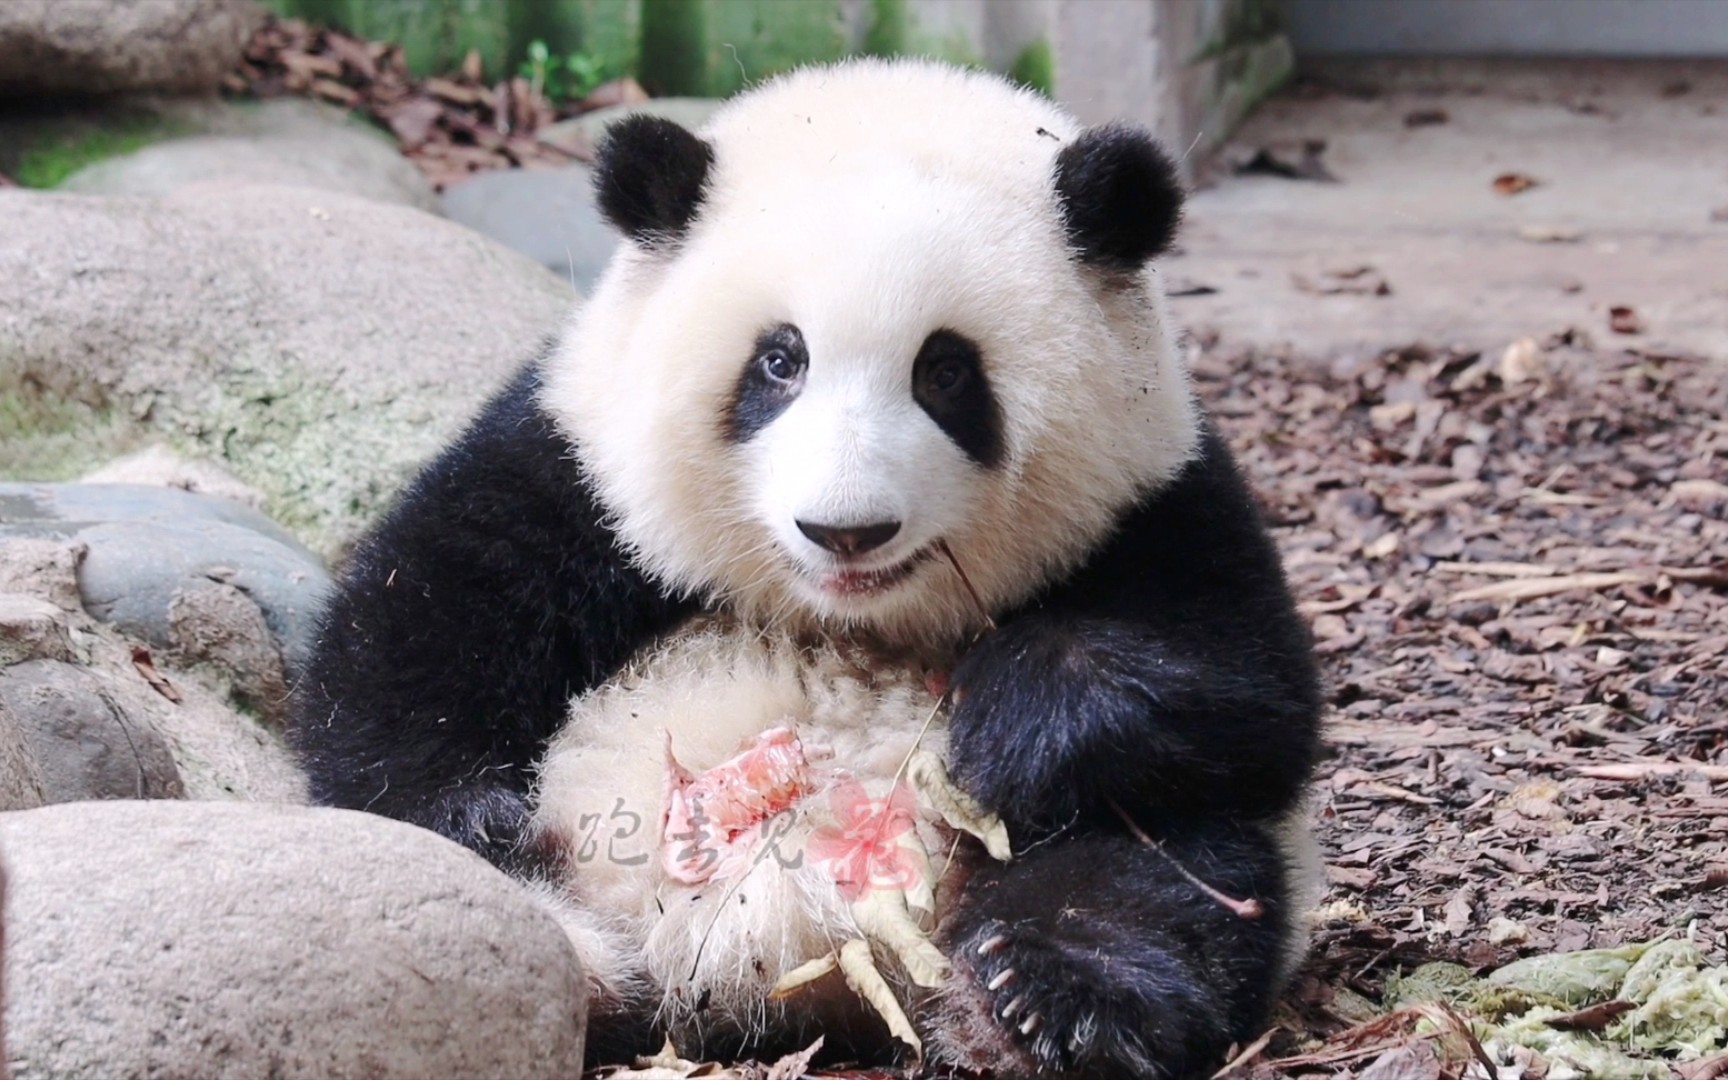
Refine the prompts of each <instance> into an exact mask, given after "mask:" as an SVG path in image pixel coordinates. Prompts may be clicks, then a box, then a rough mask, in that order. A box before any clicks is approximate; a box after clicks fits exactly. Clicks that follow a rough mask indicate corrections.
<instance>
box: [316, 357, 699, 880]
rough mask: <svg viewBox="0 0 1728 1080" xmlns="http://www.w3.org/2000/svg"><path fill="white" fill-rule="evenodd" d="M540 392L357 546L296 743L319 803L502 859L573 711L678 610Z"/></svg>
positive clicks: (492, 413)
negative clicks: (618, 531) (619, 528)
mask: <svg viewBox="0 0 1728 1080" xmlns="http://www.w3.org/2000/svg"><path fill="white" fill-rule="evenodd" d="M538 380H539V367H538V365H530V366H529V367H527V368H525V369H524V370H523V371H522V373H521V374H520V375H518V376H517V377H516V378H515V379H514V380H513V381H512V382H511V383H510V385H508V386H507V387H505V388H504V389H503V390H502V391H500V392H499V394H498V395H497V396H496V397H495V398H493V399H492V401H490V402H489V403H488V404H487V405H486V407H485V409H484V410H483V411H482V412H481V414H480V416H479V417H478V418H477V419H476V420H475V422H474V423H473V424H472V425H471V426H470V427H469V429H468V430H467V432H465V433H464V434H463V435H462V437H461V438H460V439H459V440H458V441H457V442H456V443H455V444H454V445H453V446H451V447H450V448H449V449H448V450H446V451H444V453H443V454H441V455H440V456H439V457H438V458H437V459H436V460H434V461H433V462H432V463H431V464H430V465H429V466H427V468H426V470H425V471H424V472H423V473H422V474H421V475H420V476H419V478H418V479H416V480H415V481H414V483H413V484H412V485H411V486H410V487H409V489H408V491H407V492H406V493H405V494H404V495H403V497H402V499H401V500H400V502H399V503H398V504H397V505H396V506H395V508H394V509H392V510H391V511H390V513H389V514H388V515H387V516H386V517H385V518H384V520H383V521H382V522H381V523H380V524H379V525H378V526H377V527H376V528H375V529H374V530H373V531H372V533H371V534H370V535H368V536H367V537H366V538H365V539H364V540H363V541H361V543H360V545H359V547H358V549H357V550H356V551H355V553H354V555H353V558H352V560H351V562H350V563H349V565H348V567H347V570H346V572H345V573H344V574H343V575H342V579H341V583H340V585H339V586H338V588H337V590H336V591H335V593H334V595H333V596H332V597H331V598H330V600H329V602H328V605H327V607H326V610H325V612H324V614H323V619H322V623H321V627H320V631H321V632H320V637H319V641H318V644H317V647H316V649H315V651H314V654H313V657H312V660H311V663H310V664H309V665H308V669H307V672H306V674H305V675H304V677H303V678H302V679H301V682H300V685H299V686H298V687H297V688H296V691H295V700H294V705H293V712H292V720H291V724H292V727H291V731H290V735H291V739H292V742H293V744H294V746H295V748H296V750H298V752H299V753H300V755H301V759H302V762H303V764H304V765H305V767H306V770H307V773H308V774H309V776H310V779H311V787H312V797H313V799H314V800H315V801H317V802H320V803H325V804H329V805H333V806H344V807H352V808H355V809H363V810H371V811H374V812H376V813H380V814H385V815H388V816H391V817H396V818H401V819H403V820H406V821H411V822H414V823H415V824H418V825H422V826H425V827H426V828H429V829H433V830H435V831H437V832H440V833H442V834H444V835H445V836H448V837H450V838H452V839H454V840H456V841H458V842H460V843H462V844H465V845H467V846H469V847H471V848H474V849H475V850H477V851H479V852H480V853H481V854H483V855H486V856H487V857H488V858H490V859H492V860H493V861H494V862H498V863H501V864H508V863H510V862H511V861H512V860H513V859H516V858H518V857H519V855H520V853H519V852H518V850H517V841H518V839H519V838H520V832H521V828H522V825H523V824H524V822H525V820H526V815H527V812H528V803H527V799H526V794H527V792H528V789H529V785H530V783H531V781H532V769H533V767H534V765H535V764H536V762H537V761H538V759H539V756H540V753H541V750H542V748H543V747H544V745H545V742H546V740H547V738H549V737H550V735H551V734H552V732H553V731H555V730H556V728H557V726H558V724H559V723H560V722H561V721H562V719H563V717H564V715H565V713H566V710H567V707H568V703H569V700H570V698H571V696H572V695H574V694H576V693H579V692H581V691H582V690H584V689H587V688H588V687H591V686H593V685H595V684H596V683H598V682H600V681H601V680H603V679H605V678H607V677H609V676H610V675H611V674H612V673H613V672H614V671H616V670H617V669H618V668H619V667H620V666H621V665H622V664H623V663H624V662H625V661H626V660H627V659H628V658H629V657H630V655H631V654H633V653H634V652H636V651H637V650H638V649H639V648H641V647H642V646H643V645H645V644H646V643H648V642H649V641H651V640H652V639H653V638H655V637H657V636H658V635H659V634H660V633H662V632H663V631H664V630H666V629H667V628H669V627H670V626H671V625H672V624H674V623H675V622H676V621H677V620H678V619H679V618H680V617H681V615H682V605H681V604H679V603H678V602H677V601H675V600H673V599H671V598H669V597H667V596H666V595H664V593H663V592H662V591H661V590H660V589H659V588H658V587H657V586H656V585H654V584H653V583H652V582H650V581H649V580H647V579H646V578H645V577H643V576H642V575H641V574H640V573H638V572H637V571H636V570H635V569H634V568H633V567H632V566H631V565H630V564H629V563H628V562H626V560H625V558H624V556H623V555H622V553H621V552H620V551H619V550H618V548H617V546H616V542H615V539H614V537H613V535H612V533H611V532H610V531H609V530H608V529H607V528H606V527H605V526H604V525H603V524H602V523H601V512H600V508H599V506H598V504H597V503H596V501H595V498H594V496H593V494H592V491H591V488H590V485H589V484H588V482H587V479H586V478H585V477H584V476H583V474H582V472H581V470H580V468H579V467H578V465H577V464H576V462H575V460H574V458H573V455H572V452H571V447H570V445H569V443H568V442H567V441H566V440H565V439H564V438H563V437H562V435H560V434H559V432H558V431H557V429H556V428H555V427H554V426H553V424H552V422H551V420H550V419H549V418H548V417H547V416H546V415H545V414H544V413H542V412H541V411H540V409H539V407H538V404H537V402H536V400H535V392H536V389H537V385H538Z"/></svg>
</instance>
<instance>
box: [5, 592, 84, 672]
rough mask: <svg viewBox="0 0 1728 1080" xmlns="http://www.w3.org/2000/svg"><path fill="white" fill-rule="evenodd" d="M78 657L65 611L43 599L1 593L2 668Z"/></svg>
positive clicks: (21, 594) (20, 594)
mask: <svg viewBox="0 0 1728 1080" xmlns="http://www.w3.org/2000/svg"><path fill="white" fill-rule="evenodd" d="M75 655H76V654H75V652H74V650H73V648H72V630H71V627H70V626H69V625H68V623H67V618H66V613H65V612H64V611H61V610H60V609H59V608H58V607H56V606H55V605H53V604H50V603H49V602H48V601H46V600H43V599H40V598H39V597H35V596H28V595H26V594H24V593H10V592H0V667H5V666H6V665H7V664H17V663H21V662H22V661H25V660H71V659H73V658H74V656H75Z"/></svg>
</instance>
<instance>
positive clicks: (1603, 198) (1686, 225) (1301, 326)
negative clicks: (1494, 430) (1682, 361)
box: [1162, 59, 1728, 359]
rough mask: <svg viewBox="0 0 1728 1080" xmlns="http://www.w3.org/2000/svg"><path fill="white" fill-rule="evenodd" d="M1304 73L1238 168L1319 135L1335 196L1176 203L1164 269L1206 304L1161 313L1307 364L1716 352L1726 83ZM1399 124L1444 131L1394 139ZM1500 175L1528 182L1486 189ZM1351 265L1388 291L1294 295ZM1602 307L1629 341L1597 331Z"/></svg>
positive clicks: (1258, 127) (1590, 71) (1702, 78)
mask: <svg viewBox="0 0 1728 1080" xmlns="http://www.w3.org/2000/svg"><path fill="white" fill-rule="evenodd" d="M1314 74H1315V75H1316V77H1317V80H1318V81H1316V82H1315V83H1314V84H1313V87H1314V89H1315V91H1316V92H1311V93H1304V94H1293V95H1290V96H1287V97H1280V98H1277V99H1274V100H1272V101H1269V102H1267V103H1266V104H1265V105H1264V106H1262V108H1261V109H1260V111H1259V112H1257V113H1256V114H1255V115H1254V117H1253V118H1252V119H1250V120H1249V121H1248V123H1247V124H1246V125H1244V127H1243V128H1242V130H1241V131H1240V132H1239V133H1238V136H1237V140H1236V142H1237V148H1238V149H1239V150H1240V154H1241V158H1238V160H1240V159H1242V158H1246V157H1247V156H1249V155H1252V154H1253V153H1254V152H1255V151H1256V150H1257V149H1259V148H1263V147H1271V148H1273V149H1274V150H1276V151H1279V152H1281V153H1282V154H1283V155H1284V156H1285V158H1286V159H1287V160H1288V159H1296V160H1299V158H1300V148H1301V146H1302V144H1303V142H1304V141H1305V140H1323V141H1324V143H1325V151H1324V154H1323V156H1322V159H1321V160H1322V162H1323V163H1324V165H1325V167H1326V168H1327V169H1328V170H1329V171H1330V172H1331V173H1332V174H1333V175H1334V176H1335V177H1337V182H1335V183H1326V182H1319V181H1312V180H1289V179H1285V178H1283V177H1280V176H1273V175H1231V176H1223V177H1220V178H1219V180H1218V182H1217V183H1216V184H1213V185H1211V186H1208V187H1206V188H1204V189H1202V190H1200V191H1198V192H1196V193H1195V194H1194V196H1193V197H1192V198H1191V199H1190V200H1189V202H1188V206H1187V210H1186V214H1185V220H1184V223H1183V227H1182V232H1181V235H1180V236H1179V237H1178V243H1179V244H1180V245H1181V248H1182V250H1183V254H1182V255H1180V256H1179V257H1176V258H1172V259H1169V260H1167V261H1165V262H1164V263H1163V264H1162V269H1163V271H1164V273H1165V274H1167V275H1168V278H1167V280H1180V281H1182V282H1184V283H1185V284H1187V285H1189V286H1205V287H1207V288H1210V289H1212V290H1214V291H1212V292H1210V293H1204V294H1202V293H1199V292H1194V293H1193V294H1192V295H1187V296H1178V297H1175V298H1174V299H1172V301H1171V304H1170V312H1171V315H1172V317H1173V318H1175V319H1176V320H1178V322H1179V323H1180V324H1181V325H1183V326H1185V327H1188V328H1190V329H1193V330H1194V331H1196V332H1197V333H1205V334H1208V335H1210V334H1212V333H1216V334H1218V335H1220V338H1221V340H1222V341H1223V342H1225V343H1226V344H1228V345H1234V346H1242V347H1245V348H1254V349H1263V350H1291V351H1294V352H1296V353H1300V354H1304V355H1307V356H1311V357H1316V358H1321V359H1329V358H1334V357H1339V356H1357V357H1359V356H1363V355H1364V354H1370V355H1372V354H1377V353H1379V352H1382V351H1384V350H1386V349H1388V348H1392V347H1396V346H1399V345H1402V344H1425V345H1429V346H1432V347H1436V348H1444V347H1448V346H1458V347H1460V348H1464V349H1485V350H1489V351H1490V353H1491V355H1493V356H1498V355H1499V354H1500V352H1501V351H1503V350H1504V349H1505V348H1506V347H1507V346H1508V345H1510V344H1511V343H1513V342H1514V341H1517V340H1519V339H1520V338H1524V337H1534V338H1536V339H1537V340H1538V341H1540V340H1542V339H1544V338H1546V337H1547V336H1548V335H1551V334H1560V333H1568V332H1575V333H1579V334H1583V335H1585V337H1586V338H1587V339H1588V340H1592V341H1594V342H1596V343H1597V345H1599V346H1603V347H1612V346H1621V347H1628V348H1637V349H1640V350H1645V351H1648V352H1650V353H1652V354H1656V355H1660V354H1661V353H1663V352H1664V351H1669V350H1672V351H1676V352H1681V353H1692V354H1697V355H1702V356H1710V357H1722V358H1728V318H1724V313H1725V312H1728V280H1725V279H1724V277H1723V274H1722V269H1721V268H1722V267H1724V266H1728V224H1724V223H1721V222H1716V221H1712V220H1711V212H1712V210H1713V209H1714V208H1716V207H1721V206H1725V205H1728V186H1724V177H1728V140H1724V139H1722V138H1721V137H1720V132H1721V128H1722V125H1723V116H1724V115H1728V68H1724V66H1723V65H1722V64H1720V63H1696V62H1695V63H1687V62H1684V61H1664V62H1660V63H1653V62H1652V63H1640V62H1605V61H1594V62H1592V61H1582V60H1567V61H1550V62H1540V61H1533V60H1528V59H1522V60H1510V61H1506V62H1503V63H1497V62H1486V61H1448V62H1437V61H1430V60H1419V59H1405V60H1397V61H1384V62H1336V63H1331V64H1328V65H1325V66H1323V67H1316V69H1315V72H1314ZM1673 86H1684V87H1687V90H1686V93H1684V94H1683V95H1679V96H1668V95H1667V93H1666V91H1667V89H1668V88H1670V87H1673ZM1329 87H1330V88H1336V89H1334V90H1331V91H1329V90H1328V89H1327V88H1329ZM1418 112H1426V113H1428V114H1429V115H1430V116H1432V115H1435V114H1436V112H1437V113H1438V115H1439V116H1441V117H1443V118H1445V119H1444V122H1440V123H1429V124H1426V125H1419V126H1411V125H1410V124H1408V123H1407V121H1406V117H1409V116H1411V115H1412V114H1414V113H1418ZM1292 151H1295V152H1294V153H1292ZM1508 173H1515V174H1522V175H1527V176H1529V177H1531V178H1533V179H1534V180H1536V181H1537V185H1536V186H1535V187H1532V188H1530V189H1528V190H1526V191H1524V192H1522V193H1521V194H1518V195H1515V196H1511V197H1508V196H1506V195H1502V194H1499V193H1498V192H1497V191H1496V190H1495V187H1494V180H1495V178H1496V177H1498V176H1500V175H1502V174H1508ZM1364 266H1367V267H1371V268H1372V269H1373V271H1374V272H1375V273H1377V274H1378V275H1379V276H1380V277H1382V278H1384V280H1385V281H1386V283H1387V285H1388V288H1389V290H1390V291H1389V292H1388V293H1386V294H1384V295H1375V294H1372V293H1366V292H1361V291H1358V292H1355V293H1351V292H1339V293H1332V294H1325V295H1315V293H1314V292H1313V291H1311V290H1310V291H1305V290H1304V288H1303V287H1302V286H1301V285H1300V284H1299V283H1298V282H1299V281H1301V280H1306V281H1308V282H1311V283H1312V282H1315V281H1322V282H1323V279H1324V278H1325V276H1326V274H1327V273H1328V272H1329V271H1346V272H1349V271H1353V270H1355V269H1357V268H1359V267H1364ZM1618 305H1625V306H1629V307H1631V308H1633V309H1634V310H1635V311H1636V312H1637V315H1638V318H1639V320H1640V321H1641V322H1642V323H1643V327H1644V329H1643V331H1642V332H1641V333H1636V334H1619V333H1615V332H1614V331H1613V330H1612V329H1611V326H1610V309H1611V308H1613V307H1615V306H1618Z"/></svg>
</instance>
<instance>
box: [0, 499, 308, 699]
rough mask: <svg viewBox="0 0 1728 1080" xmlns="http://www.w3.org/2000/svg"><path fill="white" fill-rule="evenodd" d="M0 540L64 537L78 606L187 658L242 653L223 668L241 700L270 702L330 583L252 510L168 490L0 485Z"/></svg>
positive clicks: (292, 668) (301, 653)
mask: <svg viewBox="0 0 1728 1080" xmlns="http://www.w3.org/2000/svg"><path fill="white" fill-rule="evenodd" d="M4 535H33V536H47V537H58V538H63V539H75V540H76V542H77V543H78V544H80V545H81V546H82V547H83V548H84V555H83V558H82V560H81V561H80V563H79V565H78V588H79V595H80V599H81V602H82V605H83V607H84V609H85V610H86V611H88V612H89V613H90V614H92V615H94V616H95V617H96V618H98V619H100V620H102V621H103V622H108V623H113V624H114V625H115V626H117V627H119V628H120V629H121V630H123V631H125V632H127V633H128V634H130V635H132V636H133V637H136V638H139V639H140V640H143V641H146V642H149V643H150V644H152V645H154V646H156V647H158V648H164V649H175V650H178V651H180V652H182V653H183V654H185V655H187V656H188V657H190V658H193V659H199V660H217V659H219V658H221V657H224V656H226V657H228V658H229V659H230V660H232V661H235V662H236V663H237V662H238V660H239V657H240V654H241V653H242V652H243V653H245V655H246V657H247V658H248V659H247V663H246V664H239V665H238V666H235V665H234V664H230V665H227V666H228V667H229V668H230V669H231V670H236V671H243V672H246V673H247V674H246V678H245V680H244V682H245V685H246V686H247V687H249V690H248V695H249V696H260V697H268V696H269V695H270V694H272V693H274V694H275V695H276V696H277V697H278V698H279V697H280V686H281V683H282V680H283V679H284V678H285V677H287V676H291V675H292V674H293V673H294V672H296V671H298V670H299V665H300V663H301V662H302V660H303V659H304V657H305V656H306V654H307V651H308V650H309V649H310V648H311V640H312V634H313V620H314V618H315V617H316V613H317V605H318V602H319V599H320V598H321V597H322V596H323V594H324V591H325V589H327V588H328V587H329V585H330V578H329V575H328V574H326V573H325V571H324V568H323V565H322V564H321V563H320V562H319V561H318V559H317V557H316V556H314V555H313V554H312V553H311V552H309V551H307V550H306V549H305V548H303V547H301V546H300V545H299V544H298V543H297V542H296V541H295V540H294V539H293V538H292V537H291V536H289V535H288V534H287V533H286V532H285V531H284V530H283V529H282V528H281V527H280V526H278V525H276V524H275V523H274V522H272V521H271V520H270V519H268V518H266V517H264V515H262V514H260V513H258V512H257V511H256V510H252V509H250V508H249V507H245V506H241V505H239V504H237V503H232V502H229V501H227V500H225V499H216V498H212V497H209V496H203V495H193V494H191V493H188V492H182V491H176V490H173V489H171V488H154V487H143V486H135V485H130V484H0V536H4ZM255 624H256V627H257V629H258V630H262V631H265V632H264V633H263V634H262V637H261V638H259V639H258V640H256V641H254V640H252V639H253V638H255V637H257V635H256V634H255V633H254V630H253V628H254V625H255ZM242 642H244V643H245V644H241V643H242ZM266 650H267V652H266ZM284 664H286V669H284ZM255 665H263V667H262V668H259V667H257V666H255Z"/></svg>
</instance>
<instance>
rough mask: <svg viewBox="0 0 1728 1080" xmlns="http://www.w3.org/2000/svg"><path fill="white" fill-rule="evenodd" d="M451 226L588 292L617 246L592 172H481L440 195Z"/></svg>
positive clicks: (581, 169) (575, 167)
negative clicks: (599, 205)
mask: <svg viewBox="0 0 1728 1080" xmlns="http://www.w3.org/2000/svg"><path fill="white" fill-rule="evenodd" d="M443 209H444V215H445V216H446V217H448V218H449V219H450V220H451V221H454V222H457V223H459V224H462V225H466V226H468V227H469V228H470V229H473V230H475V231H476V232H479V233H482V234H483V235H486V236H490V237H491V238H492V239H494V240H496V241H498V242H499V243H500V244H503V245H505V246H507V247H511V248H514V249H516V250H517V251H520V252H521V253H522V254H524V255H526V256H528V257H529V258H530V259H533V260H534V261H535V262H537V263H540V264H541V265H542V266H544V267H546V268H547V269H548V270H551V271H552V272H553V273H554V274H556V275H558V277H559V278H560V279H562V280H564V281H568V282H570V283H571V284H572V285H574V286H575V287H576V288H577V289H579V290H583V291H587V290H588V289H589V288H591V287H592V286H593V284H594V279H596V278H598V277H599V276H600V271H602V270H604V269H605V268H606V260H608V259H610V258H611V257H612V252H613V251H614V250H615V249H616V248H617V247H618V234H617V233H616V232H614V231H613V230H612V227H611V226H610V225H608V224H606V221H605V219H603V218H602V217H601V216H600V211H599V209H598V208H597V207H596V206H595V205H594V173H593V171H592V170H591V169H589V168H588V167H587V166H585V165H571V166H568V167H566V168H562V169H502V170H496V171H493V172H486V173H480V174H479V175H477V176H476V177H475V178H474V179H472V180H469V181H467V182H465V183H463V184H460V185H458V186H457V187H453V188H451V189H449V190H448V191H446V192H445V193H444V196H443Z"/></svg>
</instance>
